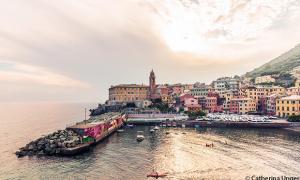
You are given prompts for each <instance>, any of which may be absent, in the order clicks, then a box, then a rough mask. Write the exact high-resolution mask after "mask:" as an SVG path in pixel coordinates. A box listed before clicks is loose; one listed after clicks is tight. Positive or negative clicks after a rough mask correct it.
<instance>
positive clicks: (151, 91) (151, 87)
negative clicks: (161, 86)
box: [149, 69, 156, 99]
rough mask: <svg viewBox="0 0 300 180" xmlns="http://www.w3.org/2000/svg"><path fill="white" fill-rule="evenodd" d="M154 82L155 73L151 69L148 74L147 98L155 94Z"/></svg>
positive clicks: (151, 97)
mask: <svg viewBox="0 0 300 180" xmlns="http://www.w3.org/2000/svg"><path fill="white" fill-rule="evenodd" d="M155 89H156V83H155V74H154V72H153V69H152V71H151V72H150V76H149V98H150V99H153V98H154V95H155Z"/></svg>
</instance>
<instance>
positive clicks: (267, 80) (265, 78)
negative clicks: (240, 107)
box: [255, 75, 275, 84]
mask: <svg viewBox="0 0 300 180" xmlns="http://www.w3.org/2000/svg"><path fill="white" fill-rule="evenodd" d="M274 82H275V79H274V78H272V76H271V75H266V76H259V77H256V78H255V84H261V83H274Z"/></svg>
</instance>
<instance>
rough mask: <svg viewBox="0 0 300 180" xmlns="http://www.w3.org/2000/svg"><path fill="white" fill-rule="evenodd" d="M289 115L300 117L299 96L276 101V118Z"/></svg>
mask: <svg viewBox="0 0 300 180" xmlns="http://www.w3.org/2000/svg"><path fill="white" fill-rule="evenodd" d="M291 115H300V96H299V95H292V96H287V97H283V98H280V99H278V100H277V101H276V116H278V117H288V116H291Z"/></svg>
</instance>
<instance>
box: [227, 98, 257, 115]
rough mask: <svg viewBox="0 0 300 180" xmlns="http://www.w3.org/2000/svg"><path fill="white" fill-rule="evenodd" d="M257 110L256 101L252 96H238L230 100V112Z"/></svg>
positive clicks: (243, 112)
mask: <svg viewBox="0 0 300 180" xmlns="http://www.w3.org/2000/svg"><path fill="white" fill-rule="evenodd" d="M255 111H256V103H255V101H254V100H253V99H251V98H246V97H236V98H233V99H231V100H230V113H234V114H248V113H250V112H255Z"/></svg>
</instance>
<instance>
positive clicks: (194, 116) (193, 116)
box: [188, 111, 206, 119]
mask: <svg viewBox="0 0 300 180" xmlns="http://www.w3.org/2000/svg"><path fill="white" fill-rule="evenodd" d="M188 116H189V118H190V119H197V118H198V117H203V116H206V113H205V112H204V111H190V112H188Z"/></svg>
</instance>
